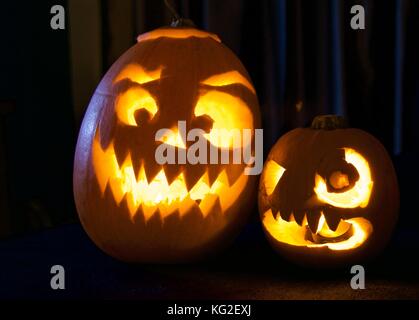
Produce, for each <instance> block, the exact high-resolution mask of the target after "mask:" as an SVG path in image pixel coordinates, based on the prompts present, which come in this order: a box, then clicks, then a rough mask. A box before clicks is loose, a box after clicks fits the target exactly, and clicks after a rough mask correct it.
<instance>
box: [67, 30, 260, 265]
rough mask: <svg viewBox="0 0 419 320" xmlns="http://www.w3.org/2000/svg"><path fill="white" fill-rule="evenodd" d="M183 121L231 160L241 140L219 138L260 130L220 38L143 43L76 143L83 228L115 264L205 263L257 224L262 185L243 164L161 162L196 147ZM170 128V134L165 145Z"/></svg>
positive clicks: (113, 76) (117, 69) (98, 99)
mask: <svg viewBox="0 0 419 320" xmlns="http://www.w3.org/2000/svg"><path fill="white" fill-rule="evenodd" d="M179 121H184V126H185V127H184V128H183V129H184V130H186V132H189V131H190V130H191V129H196V128H199V129H202V130H203V131H204V132H206V133H205V139H206V141H207V142H208V145H210V147H211V148H216V149H217V150H219V151H221V150H226V149H227V150H228V152H227V154H229V155H230V159H232V158H231V154H232V151H233V149H234V148H233V144H232V139H233V137H231V136H224V137H223V138H222V139H217V136H216V135H213V130H214V129H227V130H230V129H256V128H259V126H260V115H259V109H258V102H257V97H256V94H255V90H254V88H253V86H252V84H251V81H250V78H249V75H248V74H247V72H246V70H245V69H244V67H243V66H242V64H241V63H240V61H239V60H238V59H237V57H236V56H235V55H234V54H233V53H232V52H231V51H230V50H229V49H228V48H227V47H225V46H224V45H223V44H222V43H221V42H220V40H219V38H218V37H217V36H216V35H213V34H210V33H207V32H204V31H200V30H197V29H195V28H189V27H167V28H161V29H157V30H154V31H152V32H149V33H146V34H143V35H140V36H139V37H138V43H137V44H136V45H135V46H133V47H132V48H131V49H130V50H128V51H127V52H126V53H125V54H124V55H123V56H122V57H121V58H119V59H118V60H117V61H116V62H115V63H114V65H113V66H112V67H111V69H110V70H109V71H108V72H107V73H106V75H105V76H104V78H103V80H102V81H101V83H100V84H99V86H98V87H97V89H96V91H95V93H94V95H93V97H92V99H91V102H90V105H89V107H88V109H87V112H86V114H85V117H84V120H83V124H82V127H81V130H80V134H79V139H78V143H77V149H76V155H75V164H74V195H75V200H76V205H77V210H78V213H79V216H80V219H81V222H82V224H83V226H84V228H85V230H86V231H87V233H88V234H89V236H90V237H91V238H92V240H93V241H94V242H95V243H96V244H97V245H98V246H99V247H100V248H101V249H103V250H104V251H105V252H107V253H108V254H110V255H112V256H114V257H116V258H119V259H121V260H125V261H136V262H180V261H187V260H191V259H195V258H198V257H202V256H204V255H205V254H206V253H208V252H212V251H214V250H216V249H217V248H219V247H221V246H223V245H225V244H226V243H227V242H228V241H229V240H231V238H232V237H233V236H234V235H235V234H236V233H237V232H238V230H239V228H240V227H241V226H242V225H243V223H244V221H245V218H246V217H247V216H248V213H249V207H251V202H252V197H251V194H252V192H253V191H252V190H253V189H254V188H253V187H254V183H255V182H256V181H255V177H254V176H248V175H245V174H244V169H245V168H246V165H245V164H244V163H243V164H232V161H231V160H230V162H228V163H224V164H219V163H220V161H218V162H214V163H210V160H209V159H208V160H207V164H205V163H204V164H202V163H196V164H195V163H194V164H191V163H189V162H186V161H185V159H180V158H177V161H176V163H170V164H169V163H167V164H164V165H160V164H158V163H157V162H156V158H155V154H156V149H157V148H158V147H159V146H161V145H162V144H163V143H164V144H166V145H169V146H171V147H173V148H174V150H175V151H176V152H175V153H176V154H178V155H179V153H178V151H179V149H189V147H190V146H191V142H189V141H185V137H182V136H181V134H180V128H179V127H178V124H179V123H180V122H179ZM163 128H168V129H170V132H171V134H167V135H165V136H164V139H163V140H162V141H156V139H155V137H156V132H158V131H159V130H160V129H163ZM218 138H219V137H218ZM253 139H254V136H253V135H252V140H251V141H253ZM234 147H235V145H234ZM185 152H186V151H185ZM188 152H189V151H188ZM179 157H180V156H179Z"/></svg>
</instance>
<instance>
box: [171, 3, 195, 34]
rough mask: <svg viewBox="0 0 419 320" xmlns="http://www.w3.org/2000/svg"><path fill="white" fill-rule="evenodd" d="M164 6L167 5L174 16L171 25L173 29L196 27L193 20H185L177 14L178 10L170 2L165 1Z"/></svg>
mask: <svg viewBox="0 0 419 320" xmlns="http://www.w3.org/2000/svg"><path fill="white" fill-rule="evenodd" d="M164 4H165V5H166V8H167V9H168V10H169V11H170V13H171V14H172V22H171V24H170V26H171V27H173V28H178V27H195V24H194V23H193V21H192V20H189V19H184V18H182V17H181V16H180V15H179V13H177V11H176V9H175V8H174V7H173V6H172V5H171V4H170V3H169V1H168V0H164Z"/></svg>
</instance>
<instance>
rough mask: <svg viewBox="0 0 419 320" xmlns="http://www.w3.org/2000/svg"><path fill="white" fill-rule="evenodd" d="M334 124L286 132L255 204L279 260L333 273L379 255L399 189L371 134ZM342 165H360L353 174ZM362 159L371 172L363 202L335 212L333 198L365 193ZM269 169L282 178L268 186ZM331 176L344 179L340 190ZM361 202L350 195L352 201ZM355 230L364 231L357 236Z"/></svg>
mask: <svg viewBox="0 0 419 320" xmlns="http://www.w3.org/2000/svg"><path fill="white" fill-rule="evenodd" d="M339 123H340V121H339V118H336V117H334V116H323V117H318V118H317V119H315V120H314V122H313V125H312V128H304V129H303V128H298V129H295V130H292V131H290V132H288V133H287V134H285V135H284V136H282V137H281V138H280V139H279V140H278V142H277V143H276V144H275V145H274V146H273V147H272V149H271V151H270V153H269V155H268V158H267V160H266V162H265V166H264V171H263V173H262V175H261V179H260V185H259V196H258V201H259V212H260V218H261V220H262V224H263V228H264V231H265V234H266V236H267V238H268V240H269V242H270V244H271V245H272V247H273V248H274V249H275V250H276V251H277V252H278V253H280V254H281V255H282V256H284V257H285V258H287V259H288V260H290V261H293V262H295V263H297V264H300V265H303V266H311V267H319V268H328V267H340V266H346V265H352V264H355V263H358V262H362V261H365V260H368V259H370V258H372V257H373V256H375V255H376V254H377V253H378V252H380V251H381V250H382V249H383V248H384V246H385V245H386V243H387V242H388V240H389V239H390V236H391V233H392V230H393V229H394V226H395V224H396V221H397V216H398V208H399V191H398V184H397V178H396V174H395V170H394V168H393V165H392V162H391V159H390V157H389V155H388V154H387V152H386V150H385V148H384V147H383V146H382V145H381V143H380V142H379V141H378V140H377V139H375V138H374V137H373V136H371V135H370V134H368V133H366V132H364V131H362V130H359V129H350V128H343V127H341V126H340V125H339ZM336 124H338V125H336ZM354 151H355V152H354ZM350 152H352V156H353V157H352V158H350V155H351V153H350ZM356 157H358V158H356ZM348 159H358V160H359V159H361V160H360V161H359V162H358V168H357V165H353V163H356V161H355V162H353V163H351V162H350V161H348ZM362 159H364V160H366V162H367V163H368V165H369V169H370V178H371V181H372V183H371V184H369V185H370V193H369V197H368V198H365V199H364V202H363V203H362V204H360V205H358V206H356V204H357V203H356V201H354V203H353V204H352V206H354V207H351V208H349V207H347V208H345V207H341V206H349V204H348V203H349V202H346V204H345V201H346V200H345V201H343V200H342V199H344V197H343V196H337V197H336V195H335V194H334V193H341V195H343V194H344V192H349V193H351V192H352V191H353V190H355V189H356V188H359V189H357V190H364V189H363V187H362V183H364V182H365V185H367V182H366V181H368V178H365V176H366V175H363V174H362V173H360V172H358V171H361V172H363V171H362V170H360V169H361V167H362ZM271 161H274V162H271ZM352 161H354V160H352ZM360 163H361V164H360ZM364 163H365V162H364ZM276 164H278V165H279V166H280V167H282V169H281V170H282V171H281V172H282V175H280V178H279V179H278V178H276V180H275V181H274V184H272V179H271V178H269V177H272V176H273V175H274V174H275V172H274V171H275V170H276V169H278V168H279V167H277V166H276ZM336 172H340V173H339V175H341V174H342V175H345V179H343V180H341V182H342V181H344V183H342V185H339V183H336V179H333V178H332V176H333V174H335V173H336ZM316 175H318V176H319V177H322V178H324V179H323V181H326V184H327V191H328V192H329V191H330V193H328V195H329V196H330V197H328V198H324V196H322V195H323V194H324V193H321V192H320V191H319V190H320V189H317V188H316V187H317V182H318V180H316ZM342 175H341V176H342ZM335 176H336V175H335ZM277 177H279V175H278V176H277ZM319 180H320V179H319ZM351 180H352V181H351ZM276 181H277V183H275V182H276ZM357 182H358V185H357V184H356V183H357ZM331 184H335V186H337V189H336V188H335V189H334V187H333V186H332V185H331ZM342 186H343V187H342ZM340 187H342V189H339V188H340ZM351 188H353V189H351ZM351 190H352V191H351ZM323 192H324V190H323ZM361 194H362V192H359V193H353V192H352V193H351V198H352V199H358V198H356V195H361ZM330 199H332V200H333V201H332V200H330ZM359 199H361V196H360V197H359ZM329 202H332V203H333V204H330V203H329ZM291 213H292V215H291ZM322 214H323V217H324V218H325V219H323V218H321V216H322ZM293 220H295V222H292V221H293ZM354 221H357V222H356V223H357V225H358V226H361V227H360V228H359V227H357V226H356V225H354V223H355V222H354ZM325 222H326V224H327V225H326V224H325ZM320 224H322V226H323V228H322V229H320V231H319V225H320ZM345 228H346V229H345ZM362 228H364V229H365V230H367V231H366V232H364V233H362V232H363V231H362ZM345 230H346V231H345ZM358 230H361V231H360V232H358ZM316 232H320V236H319V233H317V234H316ZM322 232H323V234H322ZM287 234H288V235H287ZM290 234H292V236H289V235H290ZM324 234H326V236H324ZM363 234H364V235H366V236H364V238H362V237H361V236H362V235H363ZM303 238H304V239H303ZM355 238H358V239H363V240H362V241H361V240H359V241H358V242H356V241H355V240H354V239H355ZM351 241H352V242H351ZM354 243H355V245H354Z"/></svg>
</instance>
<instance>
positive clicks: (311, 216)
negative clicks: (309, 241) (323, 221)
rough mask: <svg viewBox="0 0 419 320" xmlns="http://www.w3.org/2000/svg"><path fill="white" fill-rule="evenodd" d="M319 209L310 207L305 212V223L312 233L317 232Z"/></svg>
mask: <svg viewBox="0 0 419 320" xmlns="http://www.w3.org/2000/svg"><path fill="white" fill-rule="evenodd" d="M320 216H321V213H320V209H311V210H310V211H309V212H308V213H307V223H308V226H309V228H310V230H311V232H312V233H316V232H317V227H318V226H319V220H320Z"/></svg>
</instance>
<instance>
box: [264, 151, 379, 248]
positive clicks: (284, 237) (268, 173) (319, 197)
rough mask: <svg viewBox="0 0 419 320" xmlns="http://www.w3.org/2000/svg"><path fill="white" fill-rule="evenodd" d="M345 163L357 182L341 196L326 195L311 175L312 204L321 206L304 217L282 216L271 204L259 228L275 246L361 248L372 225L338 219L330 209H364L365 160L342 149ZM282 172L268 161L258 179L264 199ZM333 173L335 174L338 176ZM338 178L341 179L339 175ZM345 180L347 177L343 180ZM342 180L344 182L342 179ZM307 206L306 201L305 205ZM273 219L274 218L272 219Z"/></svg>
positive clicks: (359, 219)
mask: <svg viewBox="0 0 419 320" xmlns="http://www.w3.org/2000/svg"><path fill="white" fill-rule="evenodd" d="M343 150H344V151H345V160H346V162H347V163H350V164H352V165H353V166H354V167H355V169H356V170H357V172H358V173H359V178H358V180H357V181H356V182H355V183H354V185H353V186H352V187H351V188H349V189H347V190H345V191H344V192H340V193H337V192H336V193H335V192H329V191H328V189H327V186H326V182H325V180H324V179H323V177H321V176H320V175H318V174H316V175H315V187H314V194H315V199H316V202H319V203H323V204H324V206H319V207H316V208H311V209H306V210H305V211H306V212H305V213H304V212H302V211H301V210H297V214H295V215H294V214H293V213H291V214H290V215H286V214H285V213H284V212H281V210H279V211H278V208H274V207H275V206H274V205H272V204H271V207H273V208H272V209H268V210H266V211H265V212H264V215H263V224H264V226H265V228H266V229H267V230H268V231H269V233H270V234H271V235H272V236H273V237H274V238H275V239H276V240H277V241H279V242H283V243H287V244H290V245H295V246H306V247H309V248H319V247H328V248H329V249H331V250H348V249H354V248H356V247H359V246H360V245H362V244H363V243H364V242H365V241H366V240H367V238H368V237H369V235H370V234H371V233H372V230H373V227H372V224H371V223H370V222H369V221H368V220H367V219H365V218H362V217H354V218H351V219H345V220H344V219H340V218H339V217H338V216H337V212H334V210H333V208H345V209H351V208H357V207H361V208H365V207H366V206H367V205H368V202H369V198H370V195H371V192H372V188H373V181H372V178H371V171H370V168H369V164H368V162H367V161H366V159H365V158H364V157H363V156H362V155H361V154H359V153H358V152H356V151H355V150H353V149H351V148H343ZM285 171H286V169H285V168H283V167H281V166H280V165H279V164H278V163H276V162H275V161H273V160H269V161H268V162H267V164H266V169H265V171H264V173H263V175H262V181H263V184H264V186H265V191H266V194H267V196H268V197H272V196H273V194H274V191H275V190H276V188H277V186H278V184H279V181H280V180H281V178H282V176H283V175H284V173H285ZM338 172H339V171H337V172H336V173H338ZM338 176H340V177H342V176H343V175H342V174H341V173H340V172H339V174H338ZM346 178H347V177H346ZM344 180H345V179H344ZM308 202H310V201H308ZM275 217H276V218H275Z"/></svg>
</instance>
